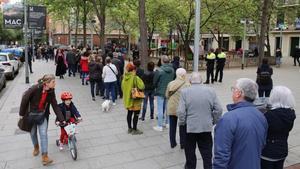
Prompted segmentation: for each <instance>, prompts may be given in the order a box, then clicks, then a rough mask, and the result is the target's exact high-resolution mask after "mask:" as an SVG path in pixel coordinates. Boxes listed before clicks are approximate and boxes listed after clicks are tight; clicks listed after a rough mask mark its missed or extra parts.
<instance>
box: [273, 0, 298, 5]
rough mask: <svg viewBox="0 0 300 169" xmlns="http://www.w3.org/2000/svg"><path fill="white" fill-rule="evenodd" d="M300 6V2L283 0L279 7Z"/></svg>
mask: <svg viewBox="0 0 300 169" xmlns="http://www.w3.org/2000/svg"><path fill="white" fill-rule="evenodd" d="M299 5H300V0H282V1H281V2H280V3H279V5H278V6H279V7H294V6H299Z"/></svg>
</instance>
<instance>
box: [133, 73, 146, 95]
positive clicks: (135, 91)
mask: <svg viewBox="0 0 300 169" xmlns="http://www.w3.org/2000/svg"><path fill="white" fill-rule="evenodd" d="M131 98H132V99H144V98H145V93H144V92H143V91H141V90H140V89H138V87H137V84H136V75H135V76H134V79H133V88H132V89H131Z"/></svg>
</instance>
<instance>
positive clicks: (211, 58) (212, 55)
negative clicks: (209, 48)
mask: <svg viewBox="0 0 300 169" xmlns="http://www.w3.org/2000/svg"><path fill="white" fill-rule="evenodd" d="M206 58H207V59H210V60H213V59H216V55H215V54H214V53H211V54H209V55H207V57H206Z"/></svg>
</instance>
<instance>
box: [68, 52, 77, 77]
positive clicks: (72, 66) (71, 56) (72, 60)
mask: <svg viewBox="0 0 300 169" xmlns="http://www.w3.org/2000/svg"><path fill="white" fill-rule="evenodd" d="M74 50H75V49H71V50H70V51H69V52H68V53H67V56H66V60H67V63H68V71H69V77H70V76H71V75H72V74H73V76H74V77H75V72H76V55H75V51H74Z"/></svg>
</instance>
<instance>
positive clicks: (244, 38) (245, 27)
mask: <svg viewBox="0 0 300 169" xmlns="http://www.w3.org/2000/svg"><path fill="white" fill-rule="evenodd" d="M241 23H242V24H244V36H243V56H242V69H244V65H245V47H246V33H247V32H246V29H247V24H253V21H250V20H248V19H242V20H241Z"/></svg>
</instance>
